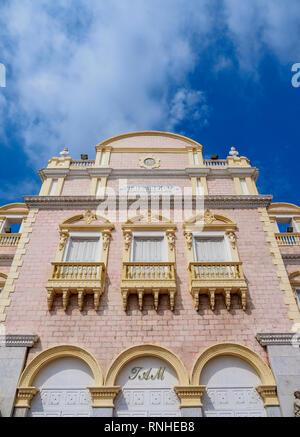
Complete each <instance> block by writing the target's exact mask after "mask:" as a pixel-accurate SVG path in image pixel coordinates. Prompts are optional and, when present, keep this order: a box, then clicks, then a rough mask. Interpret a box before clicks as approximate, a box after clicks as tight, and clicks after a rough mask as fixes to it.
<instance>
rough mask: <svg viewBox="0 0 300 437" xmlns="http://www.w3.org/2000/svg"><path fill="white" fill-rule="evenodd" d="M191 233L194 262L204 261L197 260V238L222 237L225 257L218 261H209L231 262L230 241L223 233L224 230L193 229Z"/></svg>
mask: <svg viewBox="0 0 300 437" xmlns="http://www.w3.org/2000/svg"><path fill="white" fill-rule="evenodd" d="M192 235H193V256H194V260H195V262H200V263H201V262H204V261H198V259H197V258H198V256H197V250H196V240H197V238H198V239H205V238H207V239H208V238H216V239H218V238H220V237H222V238H223V240H224V247H225V251H226V258H227V259H224V260H222V261H221V260H220V261H211V262H232V261H233V257H232V252H231V250H230V243H229V241H228V238H227V236H226V234H225V232H223V231H214V232H212V231H194V232H193V233H192Z"/></svg>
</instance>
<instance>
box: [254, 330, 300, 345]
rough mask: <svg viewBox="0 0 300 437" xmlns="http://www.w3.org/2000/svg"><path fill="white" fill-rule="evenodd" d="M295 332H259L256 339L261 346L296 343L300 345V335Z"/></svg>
mask: <svg viewBox="0 0 300 437" xmlns="http://www.w3.org/2000/svg"><path fill="white" fill-rule="evenodd" d="M295 334H296V333H295V332H277V333H275V332H270V333H259V334H257V335H256V339H257V341H258V342H259V344H260V345H261V346H277V345H278V346H279V345H295V344H299V346H300V335H295Z"/></svg>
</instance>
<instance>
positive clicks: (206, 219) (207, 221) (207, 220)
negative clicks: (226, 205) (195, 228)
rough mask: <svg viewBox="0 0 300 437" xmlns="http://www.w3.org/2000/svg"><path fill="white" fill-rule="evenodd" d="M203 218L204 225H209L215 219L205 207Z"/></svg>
mask: <svg viewBox="0 0 300 437" xmlns="http://www.w3.org/2000/svg"><path fill="white" fill-rule="evenodd" d="M203 218H204V223H205V224H206V225H210V224H211V223H212V222H213V221H214V220H215V216H214V214H212V212H211V211H210V210H209V209H206V210H205V211H204V215H203Z"/></svg>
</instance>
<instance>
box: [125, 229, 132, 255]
mask: <svg viewBox="0 0 300 437" xmlns="http://www.w3.org/2000/svg"><path fill="white" fill-rule="evenodd" d="M123 235H124V246H125V250H129V248H130V243H131V240H132V232H131V231H128V230H124V231H123Z"/></svg>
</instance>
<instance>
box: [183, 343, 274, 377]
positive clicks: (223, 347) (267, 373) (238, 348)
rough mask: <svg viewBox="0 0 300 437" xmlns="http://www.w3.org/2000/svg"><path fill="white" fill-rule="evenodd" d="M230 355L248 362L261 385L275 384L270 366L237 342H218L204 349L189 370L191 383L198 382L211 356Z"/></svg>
mask: <svg viewBox="0 0 300 437" xmlns="http://www.w3.org/2000/svg"><path fill="white" fill-rule="evenodd" d="M224 355H232V356H235V357H238V358H241V359H242V360H244V361H246V362H247V363H248V364H250V366H251V367H253V369H254V370H255V371H256V373H257V374H258V376H259V378H260V380H261V382H262V385H276V383H275V379H274V376H273V373H272V370H271V369H270V367H269V366H268V365H267V364H266V363H265V362H264V360H263V359H262V358H261V357H260V356H259V355H258V354H257V353H256V352H254V351H252V350H251V349H249V348H248V347H246V346H243V345H241V344H238V343H219V344H215V345H214V346H210V347H208V348H207V349H205V350H204V351H203V352H202V353H201V354H200V355H199V357H198V358H197V359H196V361H195V363H194V365H193V368H192V371H191V377H190V379H191V384H192V385H198V384H200V378H201V372H202V370H203V368H204V366H205V365H206V364H207V363H208V362H209V361H210V360H211V359H213V358H216V357H219V356H224Z"/></svg>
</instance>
